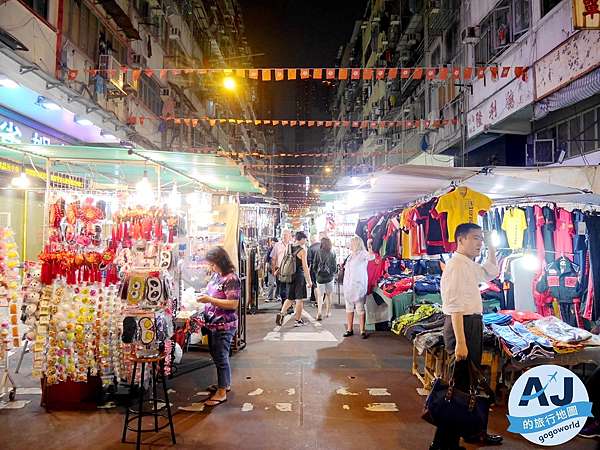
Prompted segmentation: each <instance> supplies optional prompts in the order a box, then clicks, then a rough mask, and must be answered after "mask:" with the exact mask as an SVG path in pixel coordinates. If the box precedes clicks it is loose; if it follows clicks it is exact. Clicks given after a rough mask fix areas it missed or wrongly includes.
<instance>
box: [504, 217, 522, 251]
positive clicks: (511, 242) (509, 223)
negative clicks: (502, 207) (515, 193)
mask: <svg viewBox="0 0 600 450" xmlns="http://www.w3.org/2000/svg"><path fill="white" fill-rule="evenodd" d="M502 229H503V230H504V231H506V238H507V239H508V246H509V247H510V248H511V249H513V250H517V249H520V248H523V238H524V236H525V234H524V233H525V230H526V229H527V218H526V217H525V211H523V210H522V209H520V208H510V209H508V210H507V211H505V212H504V219H503V220H502Z"/></svg>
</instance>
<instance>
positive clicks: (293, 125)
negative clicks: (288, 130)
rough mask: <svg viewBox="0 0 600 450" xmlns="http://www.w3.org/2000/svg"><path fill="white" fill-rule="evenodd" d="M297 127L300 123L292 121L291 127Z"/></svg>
mask: <svg viewBox="0 0 600 450" xmlns="http://www.w3.org/2000/svg"><path fill="white" fill-rule="evenodd" d="M296 125H298V121H297V120H290V126H291V127H295V126H296Z"/></svg>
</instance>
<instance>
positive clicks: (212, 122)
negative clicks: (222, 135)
mask: <svg viewBox="0 0 600 450" xmlns="http://www.w3.org/2000/svg"><path fill="white" fill-rule="evenodd" d="M208 123H209V124H210V126H211V127H214V126H215V125H216V124H217V121H216V120H215V119H208Z"/></svg>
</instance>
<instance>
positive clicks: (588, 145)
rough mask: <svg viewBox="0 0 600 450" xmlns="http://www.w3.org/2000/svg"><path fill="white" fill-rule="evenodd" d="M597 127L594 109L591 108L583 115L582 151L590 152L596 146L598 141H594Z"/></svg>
mask: <svg viewBox="0 0 600 450" xmlns="http://www.w3.org/2000/svg"><path fill="white" fill-rule="evenodd" d="M597 128H598V122H597V121H596V111H594V110H591V111H588V112H586V113H585V114H584V115H583V138H582V139H585V141H584V142H582V143H581V144H582V146H583V151H584V152H585V153H590V152H593V151H594V150H596V148H597V147H598V141H596V139H597V137H598V136H596V129H597Z"/></svg>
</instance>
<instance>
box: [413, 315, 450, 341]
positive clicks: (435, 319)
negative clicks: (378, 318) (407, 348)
mask: <svg viewBox="0 0 600 450" xmlns="http://www.w3.org/2000/svg"><path fill="white" fill-rule="evenodd" d="M445 321H446V316H445V314H444V313H442V312H439V313H435V314H433V315H432V316H430V317H428V318H426V319H423V320H419V321H418V322H415V323H413V324H412V325H409V326H407V327H406V328H405V329H404V332H403V334H404V336H406V337H407V338H408V340H409V341H412V340H413V339H414V338H415V336H417V335H418V334H421V333H426V332H428V331H432V330H442V329H443V328H444V322H445Z"/></svg>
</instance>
